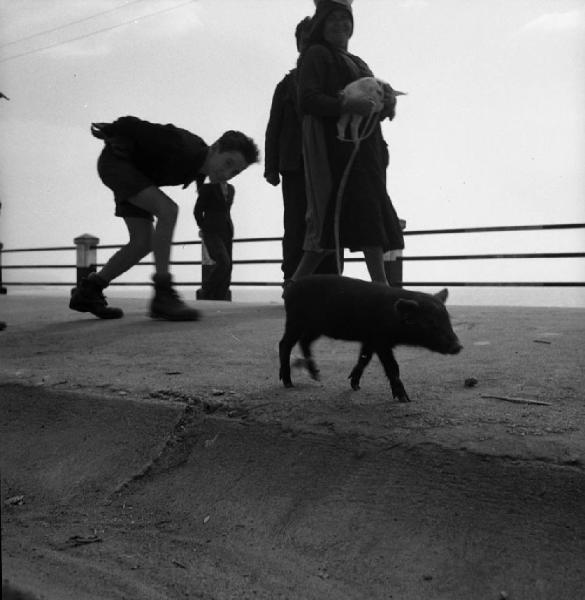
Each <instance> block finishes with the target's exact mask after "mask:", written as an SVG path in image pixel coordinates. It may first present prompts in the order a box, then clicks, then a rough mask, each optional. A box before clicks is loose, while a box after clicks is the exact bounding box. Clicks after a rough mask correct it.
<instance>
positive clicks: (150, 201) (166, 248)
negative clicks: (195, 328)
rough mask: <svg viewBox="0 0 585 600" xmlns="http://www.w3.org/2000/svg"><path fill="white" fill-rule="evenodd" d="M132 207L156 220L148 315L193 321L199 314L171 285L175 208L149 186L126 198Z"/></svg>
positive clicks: (169, 201)
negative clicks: (151, 294)
mask: <svg viewBox="0 0 585 600" xmlns="http://www.w3.org/2000/svg"><path fill="white" fill-rule="evenodd" d="M128 202H129V203H130V204H132V205H133V206H137V207H138V208H141V209H142V210H145V211H147V212H149V213H150V214H151V215H154V216H155V217H156V225H155V227H154V232H153V234H152V251H153V252H154V264H155V274H154V276H153V281H154V292H155V294H154V298H153V300H152V302H151V304H150V316H151V317H152V318H153V319H166V320H168V321H196V320H197V319H199V312H198V311H197V310H195V309H194V308H189V307H188V306H187V305H186V304H185V303H184V302H183V301H182V300H181V298H180V297H179V294H177V292H176V291H175V290H174V288H173V285H172V279H171V274H170V273H169V262H170V257H171V243H172V241H173V233H174V230H175V224H176V222H177V214H178V207H177V205H176V204H175V203H174V202H173V201H172V200H171V199H170V198H169V197H168V196H167V195H166V194H164V193H163V192H161V191H160V190H159V189H158V188H157V187H154V186H151V187H148V188H146V189H144V190H142V191H141V192H139V193H138V194H136V196H133V197H132V198H129V199H128Z"/></svg>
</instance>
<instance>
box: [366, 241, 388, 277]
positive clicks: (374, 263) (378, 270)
mask: <svg viewBox="0 0 585 600" xmlns="http://www.w3.org/2000/svg"><path fill="white" fill-rule="evenodd" d="M362 251H363V253H364V258H365V260H366V267H367V268H368V273H369V274H370V279H371V280H372V281H374V282H377V283H383V284H384V285H389V284H388V279H387V278H386V271H385V269H384V252H383V251H382V248H381V247H380V246H364V247H363V248H362Z"/></svg>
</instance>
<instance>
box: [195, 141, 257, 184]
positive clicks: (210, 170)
mask: <svg viewBox="0 0 585 600" xmlns="http://www.w3.org/2000/svg"><path fill="white" fill-rule="evenodd" d="M259 156H260V152H259V151H258V147H257V146H256V144H255V143H254V140H252V139H251V138H249V137H248V136H246V135H244V134H243V133H242V132H241V131H226V132H225V133H224V134H223V135H222V136H221V137H220V138H219V139H218V140H217V141H216V142H214V143H213V144H212V145H211V147H210V148H209V152H208V154H207V159H206V161H205V167H204V170H205V173H206V175H208V177H209V181H210V182H211V183H218V182H220V181H228V180H229V179H231V178H232V177H235V176H236V175H237V174H238V173H241V172H242V171H243V170H244V169H246V168H247V167H248V166H249V165H251V164H252V163H256V162H258V160H259Z"/></svg>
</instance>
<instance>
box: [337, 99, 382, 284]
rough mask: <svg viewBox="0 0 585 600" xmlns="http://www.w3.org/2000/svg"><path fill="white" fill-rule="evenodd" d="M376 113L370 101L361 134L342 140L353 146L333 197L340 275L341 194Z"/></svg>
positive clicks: (341, 271) (374, 125)
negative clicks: (351, 143)
mask: <svg viewBox="0 0 585 600" xmlns="http://www.w3.org/2000/svg"><path fill="white" fill-rule="evenodd" d="M377 114H378V113H377V112H375V105H374V103H372V108H371V109H370V114H369V115H368V118H367V120H366V123H365V125H364V128H363V131H362V135H361V136H358V137H357V138H356V139H355V140H345V139H344V140H343V141H344V142H353V143H354V146H353V151H352V153H351V155H350V157H349V159H348V161H347V164H346V165H345V169H344V171H343V175H342V176H341V180H340V181H339V187H338V188H337V196H336V198H335V214H334V217H333V237H334V240H335V260H336V262H337V272H338V273H339V274H340V275H342V274H343V267H342V265H341V256H342V254H341V253H342V251H343V250H342V248H341V242H340V239H339V238H340V236H339V224H340V221H341V201H342V199H343V194H344V192H345V186H346V185H347V180H348V178H349V173H350V171H351V167H352V166H353V162H354V160H355V157H356V156H357V153H358V151H359V149H360V144H361V142H362V140H365V139H366V138H368V137H369V136H370V135H371V134H372V132H373V131H374V128H375V127H376V115H377Z"/></svg>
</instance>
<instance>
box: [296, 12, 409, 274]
mask: <svg viewBox="0 0 585 600" xmlns="http://www.w3.org/2000/svg"><path fill="white" fill-rule="evenodd" d="M351 1H352V0H320V1H318V2H316V4H317V8H316V12H315V15H314V16H313V27H312V30H311V33H310V36H309V44H308V47H307V49H306V50H305V51H304V52H303V53H302V55H301V57H300V59H299V104H300V109H301V111H302V113H303V115H304V116H303V152H304V159H305V169H306V184H307V200H308V208H307V234H306V236H305V243H304V247H303V248H304V251H305V252H304V255H303V258H302V260H301V262H300V264H299V267H298V268H297V270H296V272H295V273H294V275H293V277H292V279H293V280H296V279H299V278H300V277H304V276H305V275H309V274H311V273H312V272H313V271H314V270H315V268H316V266H317V265H318V264H319V263H320V261H321V259H322V258H323V256H324V255H325V253H326V252H327V251H331V249H333V248H334V247H335V242H334V239H333V238H334V235H333V230H334V225H333V221H334V213H335V201H336V197H337V192H338V188H339V184H340V181H341V178H342V176H343V172H344V169H345V167H346V166H347V164H348V161H349V158H350V155H351V153H352V150H353V144H351V143H348V142H342V141H340V140H338V139H337V128H336V124H337V120H338V118H339V117H340V116H341V114H342V112H352V113H358V114H362V115H368V114H369V113H370V110H371V103H370V101H368V100H361V99H360V100H355V101H351V102H348V101H343V100H342V99H341V98H340V95H339V92H340V91H341V90H342V89H343V88H344V87H345V86H346V85H347V84H348V83H350V82H352V81H355V80H356V79H359V78H360V77H370V76H372V75H373V74H372V72H371V70H370V69H369V67H368V66H367V64H366V63H365V62H364V61H363V60H361V59H360V58H359V57H357V56H355V55H352V54H350V53H349V52H348V51H347V48H348V42H349V39H350V38H351V36H352V34H353V14H352V10H351ZM395 105H396V98H395V97H394V96H393V95H392V94H391V89H390V88H388V89H387V90H385V102H384V108H383V110H382V113H380V120H382V119H384V118H386V117H389V118H391V119H392V118H393V117H394V109H395ZM387 166H388V147H387V145H386V142H385V141H384V138H383V137H382V130H381V127H380V124H379V123H377V124H376V126H375V128H374V130H373V132H372V134H371V135H370V136H369V137H368V138H366V139H365V140H363V141H362V142H361V145H360V148H359V151H358V153H357V155H356V158H355V161H354V163H353V165H352V167H351V171H350V173H349V177H348V179H347V182H346V185H345V188H344V193H343V196H342V200H341V202H342V204H341V220H340V245H341V247H342V248H349V249H350V250H351V251H352V252H355V251H358V250H361V251H363V253H364V258H365V260H366V265H367V268H368V272H369V274H370V277H371V279H372V281H376V282H379V283H383V284H386V285H388V281H387V279H386V274H385V271H384V252H385V251H387V250H390V249H392V250H399V249H402V248H404V239H403V237H402V231H401V228H400V224H399V221H398V217H397V216H396V212H395V210H394V207H393V206H392V203H391V201H390V198H389V197H388V193H387V191H386V168H387Z"/></svg>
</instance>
